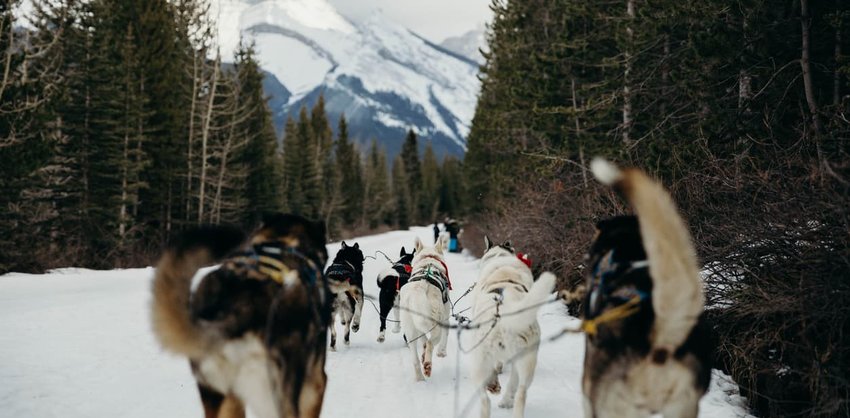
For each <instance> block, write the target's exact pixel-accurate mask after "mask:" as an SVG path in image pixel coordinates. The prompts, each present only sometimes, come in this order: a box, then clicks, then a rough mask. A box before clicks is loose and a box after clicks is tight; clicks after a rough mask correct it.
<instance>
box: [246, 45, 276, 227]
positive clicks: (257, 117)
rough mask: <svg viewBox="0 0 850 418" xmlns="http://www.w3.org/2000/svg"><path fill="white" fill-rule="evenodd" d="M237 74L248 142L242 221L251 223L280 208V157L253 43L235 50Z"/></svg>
mask: <svg viewBox="0 0 850 418" xmlns="http://www.w3.org/2000/svg"><path fill="white" fill-rule="evenodd" d="M236 75H237V77H238V82H239V85H240V87H239V92H240V95H241V97H240V98H239V99H240V105H241V106H242V107H244V109H245V111H246V112H247V113H248V115H247V117H246V118H245V120H244V121H243V122H242V123H241V124H240V125H241V126H239V132H241V133H242V134H243V135H246V136H247V137H248V138H247V144H246V146H245V149H244V151H243V153H242V156H241V158H242V161H243V162H244V164H245V165H246V167H247V170H248V173H247V178H246V184H245V203H246V206H247V208H246V210H245V211H244V214H243V219H242V222H243V223H245V224H247V225H250V224H251V223H253V222H255V221H256V220H257V219H259V215H260V214H261V213H263V212H270V211H280V210H281V206H282V201H281V190H280V187H281V183H282V179H281V177H282V176H281V174H282V173H281V171H282V169H283V167H282V161H281V157H280V154H279V153H278V149H277V137H276V135H275V131H274V125H273V121H272V116H271V112H270V111H269V108H268V102H267V100H266V96H265V93H264V92H263V73H262V72H261V71H260V67H259V64H258V63H257V60H256V57H255V51H254V47H253V45H244V44H243V45H242V46H241V47H240V48H239V50H238V51H237V52H236Z"/></svg>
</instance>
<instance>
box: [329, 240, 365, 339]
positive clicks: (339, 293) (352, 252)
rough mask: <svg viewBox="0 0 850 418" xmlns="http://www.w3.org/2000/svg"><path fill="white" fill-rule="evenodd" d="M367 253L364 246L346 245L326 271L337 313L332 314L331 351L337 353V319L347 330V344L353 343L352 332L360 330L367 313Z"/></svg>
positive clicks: (356, 244) (334, 309)
mask: <svg viewBox="0 0 850 418" xmlns="http://www.w3.org/2000/svg"><path fill="white" fill-rule="evenodd" d="M363 260H364V257H363V251H360V244H358V243H356V242H355V243H354V245H348V244H346V243H345V241H343V242H342V248H340V250H339V252H338V253H336V256H335V257H334V261H333V263H331V265H330V266H328V269H327V271H325V277H326V278H327V281H328V284H329V286H330V289H331V293H333V294H334V301H333V314H332V315H331V324H330V327H331V350H336V326H335V324H334V318H336V317H339V321H340V324H342V325H343V326H344V327H345V336H344V339H345V345H348V344H349V343H350V341H349V336H350V335H351V331H352V330H353V331H354V332H357V331H359V330H360V315H362V313H363Z"/></svg>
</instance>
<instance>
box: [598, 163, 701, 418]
mask: <svg viewBox="0 0 850 418" xmlns="http://www.w3.org/2000/svg"><path fill="white" fill-rule="evenodd" d="M591 170H592V171H593V173H594V175H595V176H596V177H597V179H599V180H600V181H601V182H603V183H605V184H608V185H611V186H613V187H614V188H615V189H616V190H618V191H619V192H621V193H622V194H623V195H624V196H625V198H626V200H627V201H628V202H629V203H630V204H631V205H632V207H633V208H634V210H635V214H636V217H633V216H621V217H616V218H613V219H609V220H605V221H602V222H600V223H599V224H598V225H597V234H596V237H595V239H594V241H593V243H592V244H591V247H590V250H589V252H588V256H587V264H588V267H589V269H588V273H589V274H588V295H587V296H586V299H585V321H587V320H593V319H594V318H598V317H599V315H601V314H602V313H605V312H609V311H611V310H612V309H614V308H616V307H617V306H622V305H623V304H624V303H625V302H624V300H626V299H627V298H628V299H632V300H635V301H638V300H639V302H638V304H637V306H638V308H637V310H636V312H635V313H633V314H631V315H628V316H625V317H623V318H619V319H616V320H612V321H610V322H606V323H600V324H598V325H597V332H596V333H595V334H593V335H588V337H587V342H586V350H587V351H586V355H585V364H584V377H583V381H582V389H583V392H584V395H585V416H587V417H595V418H607V417H647V416H650V415H652V414H657V413H660V414H662V415H663V416H665V417H668V418H670V417H683V418H695V417H696V416H697V412H698V406H699V399H700V397H702V395H703V394H704V393H705V391H706V390H707V388H708V383H709V379H710V376H711V375H710V373H711V341H710V338H709V332H708V329H707V327H706V326H705V322H704V320H703V319H702V317H701V314H702V312H703V305H704V298H703V293H702V282H701V280H700V276H699V268H698V264H697V258H696V251H695V249H694V246H693V243H692V242H691V237H690V234H689V233H688V229H687V227H686V226H685V223H684V221H683V220H682V218H681V217H680V216H679V213H678V211H677V210H676V206H675V204H674V203H673V200H672V199H671V197H670V196H669V195H668V194H667V192H666V191H665V190H664V189H663V187H662V186H661V185H660V184H658V183H657V182H655V181H653V180H651V179H650V178H649V177H647V176H646V174H644V173H643V172H641V171H640V170H636V169H628V170H620V169H619V168H617V167H616V166H614V165H613V164H611V163H608V162H606V161H604V160H601V159H595V160H594V161H593V162H592V164H591ZM602 278H604V280H605V284H604V288H603V285H602V284H601V283H602ZM622 295H628V296H622Z"/></svg>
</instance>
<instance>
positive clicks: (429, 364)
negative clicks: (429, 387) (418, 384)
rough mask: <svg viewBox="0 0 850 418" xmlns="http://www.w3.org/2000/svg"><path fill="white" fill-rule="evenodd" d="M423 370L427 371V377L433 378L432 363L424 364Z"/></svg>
mask: <svg viewBox="0 0 850 418" xmlns="http://www.w3.org/2000/svg"><path fill="white" fill-rule="evenodd" d="M422 368H423V369H424V370H425V377H431V362H430V361H426V362H425V363H422Z"/></svg>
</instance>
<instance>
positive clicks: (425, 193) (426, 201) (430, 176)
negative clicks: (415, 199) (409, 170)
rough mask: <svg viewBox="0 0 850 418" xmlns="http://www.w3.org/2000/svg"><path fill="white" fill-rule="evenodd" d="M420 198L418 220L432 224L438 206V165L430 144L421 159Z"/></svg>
mask: <svg viewBox="0 0 850 418" xmlns="http://www.w3.org/2000/svg"><path fill="white" fill-rule="evenodd" d="M420 187H421V189H420V190H421V197H420V203H419V206H420V211H421V212H420V213H419V219H420V221H422V222H432V221H433V220H435V219H436V218H437V208H438V207H439V205H440V193H439V192H440V165H439V163H438V162H437V156H436V155H434V149H433V148H431V143H430V142H429V143H428V145H427V146H426V147H425V154H424V155H423V157H422V183H421V186H420Z"/></svg>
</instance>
